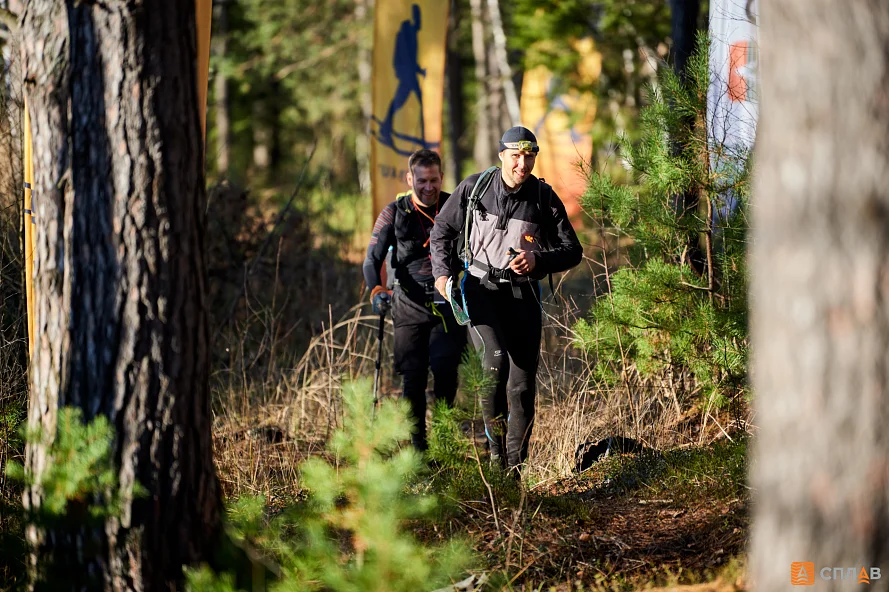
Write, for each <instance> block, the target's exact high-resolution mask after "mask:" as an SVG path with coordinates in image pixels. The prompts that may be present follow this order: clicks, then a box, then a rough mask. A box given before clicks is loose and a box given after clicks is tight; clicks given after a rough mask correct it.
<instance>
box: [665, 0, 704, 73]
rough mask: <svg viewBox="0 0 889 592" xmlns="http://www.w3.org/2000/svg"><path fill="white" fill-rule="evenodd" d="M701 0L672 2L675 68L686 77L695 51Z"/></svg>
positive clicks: (671, 14)
mask: <svg viewBox="0 0 889 592" xmlns="http://www.w3.org/2000/svg"><path fill="white" fill-rule="evenodd" d="M700 12H701V0H670V24H671V30H672V34H673V51H672V53H673V67H674V68H675V70H676V73H677V74H679V75H680V76H682V77H683V78H684V77H685V70H686V64H687V63H688V58H689V57H691V54H692V53H693V52H694V49H695V42H696V37H697V34H698V15H699V14H700Z"/></svg>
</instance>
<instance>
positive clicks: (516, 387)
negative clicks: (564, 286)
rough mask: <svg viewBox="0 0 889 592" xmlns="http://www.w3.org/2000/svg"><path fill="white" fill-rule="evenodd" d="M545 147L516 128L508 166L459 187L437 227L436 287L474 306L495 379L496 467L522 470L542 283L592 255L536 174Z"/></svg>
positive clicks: (491, 398) (485, 409)
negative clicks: (458, 291) (585, 252)
mask: <svg viewBox="0 0 889 592" xmlns="http://www.w3.org/2000/svg"><path fill="white" fill-rule="evenodd" d="M539 150H540V149H539V147H538V146H537V138H536V137H535V136H534V134H533V133H532V132H531V130H529V129H527V128H524V127H521V126H517V127H513V128H510V129H509V130H507V131H506V133H505V134H503V138H502V139H501V141H500V161H501V167H500V168H499V169H498V168H495V167H492V168H490V169H488V170H487V171H485V172H483V173H477V174H474V175H471V176H469V177H468V178H466V179H465V180H464V181H463V182H462V183H460V185H458V186H457V188H456V189H455V190H454V193H453V195H452V196H451V198H450V199H449V200H448V201H447V203H446V204H445V205H444V207H442V210H441V212H440V213H439V215H438V217H437V218H436V221H435V227H434V228H433V231H432V273H433V274H434V275H435V278H436V279H435V287H436V289H437V290H438V291H439V292H440V293H441V294H442V295H443V296H445V297H446V298H448V299H449V300H450V299H451V297H452V296H453V297H454V298H455V300H459V301H460V302H459V304H460V305H461V308H462V305H463V304H464V303H465V306H466V308H467V309H468V310H466V311H465V312H466V313H468V315H469V328H470V330H469V336H470V338H471V339H472V342H473V344H474V345H475V347H476V349H477V350H478V351H479V352H480V354H481V355H482V359H483V367H484V368H485V369H487V371H489V372H490V373H491V374H492V375H493V378H494V387H493V388H492V389H491V390H490V392H488V393H486V394H485V395H484V396H483V400H482V415H483V417H484V422H485V433H486V435H487V439H488V445H489V448H490V451H491V462H492V464H499V465H500V466H503V467H505V468H509V469H511V470H516V472H517V471H518V470H519V469H521V466H522V465H523V463H524V462H525V460H526V459H527V457H528V443H529V441H530V438H531V429H532V426H533V422H534V408H535V399H536V392H537V391H536V379H537V363H538V358H539V356H540V338H541V330H542V306H541V291H540V283H539V280H541V279H543V278H545V277H547V275H550V274H553V273H556V272H561V271H566V270H568V269H570V268H572V267H574V266H575V265H577V264H578V263H580V260H581V258H582V256H583V249H582V248H581V245H580V242H579V241H578V240H577V235H576V234H575V232H574V229H573V228H572V226H571V222H570V221H569V220H568V216H567V214H566V213H565V206H564V205H563V204H562V201H561V200H560V199H559V197H558V196H557V195H556V193H555V192H554V191H553V189H552V187H550V186H549V185H547V184H546V183H544V182H543V181H542V180H540V179H538V178H537V177H535V176H534V175H532V174H531V171H532V170H534V163H535V161H536V159H537V154H538V152H539ZM455 261H457V262H459V263H457V264H455ZM460 267H462V268H463V272H462V276H463V277H462V279H461V280H460V281H459V282H458V281H457V277H458V275H459V274H460V273H461V269H460ZM449 279H450V280H451V282H450V285H453V284H458V285H460V286H461V295H460V296H456V294H455V293H451V294H448V293H446V292H447V291H448V288H447V286H448V285H449V281H448V280H449ZM550 285H552V282H550Z"/></svg>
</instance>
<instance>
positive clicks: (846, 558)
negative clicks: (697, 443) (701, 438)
mask: <svg viewBox="0 0 889 592" xmlns="http://www.w3.org/2000/svg"><path fill="white" fill-rule="evenodd" d="M761 23H762V45H761V47H762V60H761V64H762V70H761V77H762V84H761V86H760V88H761V89H762V93H763V96H762V107H763V112H762V120H761V123H762V125H761V127H760V130H759V137H758V138H757V178H756V181H755V203H754V207H753V208H752V211H753V237H754V240H753V246H752V254H751V264H752V273H753V275H752V294H751V301H752V303H753V311H752V326H751V329H752V339H753V346H754V351H755V358H754V365H753V384H754V387H755V395H756V418H757V420H758V423H759V424H760V430H759V433H758V437H757V442H756V447H755V460H754V462H753V476H752V485H753V487H754V490H755V492H756V504H755V508H756V511H755V524H754V530H753V547H752V558H753V566H754V567H753V569H754V577H755V581H756V583H757V584H758V588H759V589H760V590H786V589H788V588H789V578H790V564H791V562H793V561H797V562H801V561H807V562H813V563H814V564H815V570H816V571H815V577H816V585H817V586H821V588H819V589H826V588H830V589H847V588H848V587H849V586H855V585H856V583H857V582H856V579H855V578H857V576H858V574H859V573H860V572H859V569H860V568H861V567H862V566H864V567H868V568H869V567H871V566H875V567H880V566H882V567H883V568H884V570H883V581H882V582H874V583H883V586H885V583H884V582H885V578H886V572H885V567H886V565H887V564H889V545H887V542H889V512H887V509H889V431H887V428H886V426H887V425H889V357H887V352H889V51H887V48H889V4H887V3H886V2H884V1H883V0H846V1H845V2H835V1H834V0H775V1H774V2H764V3H763V4H762V19H761ZM823 567H843V568H849V567H851V568H854V574H855V576H854V577H853V578H852V581H851V582H850V581H848V579H847V580H830V581H821V577H820V570H821V569H822V568H823Z"/></svg>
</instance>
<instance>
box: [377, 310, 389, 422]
mask: <svg viewBox="0 0 889 592" xmlns="http://www.w3.org/2000/svg"><path fill="white" fill-rule="evenodd" d="M385 323H386V313H385V312H381V313H380V328H379V330H378V331H377V341H378V343H377V363H376V366H375V367H376V371H375V372H374V414H376V411H377V403H379V398H378V396H377V393H378V392H379V388H380V367H381V362H382V359H383V335H384V333H383V328H384V327H385Z"/></svg>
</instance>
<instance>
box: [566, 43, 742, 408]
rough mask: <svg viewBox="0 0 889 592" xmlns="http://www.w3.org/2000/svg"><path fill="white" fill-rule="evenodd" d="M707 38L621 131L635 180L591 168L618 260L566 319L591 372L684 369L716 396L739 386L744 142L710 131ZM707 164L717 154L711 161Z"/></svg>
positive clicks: (595, 203) (623, 153)
mask: <svg viewBox="0 0 889 592" xmlns="http://www.w3.org/2000/svg"><path fill="white" fill-rule="evenodd" d="M708 48H709V45H708V42H707V40H706V38H701V39H699V41H698V47H697V51H696V53H695V54H694V55H693V56H692V58H691V59H690V60H689V63H688V72H687V77H686V78H685V79H684V80H681V79H680V78H679V76H677V75H676V74H675V73H674V72H673V71H672V69H670V68H662V69H661V74H660V76H659V80H658V84H657V85H652V86H650V87H649V89H648V96H649V103H650V104H649V105H648V106H647V107H646V108H645V109H643V111H642V113H641V122H640V127H641V130H640V132H641V136H640V139H639V140H638V141H637V142H632V141H630V140H629V139H627V138H626V137H623V138H620V142H619V145H620V157H621V159H622V160H623V164H624V166H625V168H627V169H628V170H629V171H630V172H631V174H632V176H633V181H634V184H633V185H622V184H618V183H617V182H615V181H614V179H612V178H611V177H609V176H607V175H599V174H592V175H591V176H590V178H589V184H588V188H587V191H586V193H585V195H584V197H583V204H584V208H585V209H586V211H587V212H588V213H590V214H591V215H593V216H594V217H595V218H596V219H598V220H600V221H601V222H602V224H603V226H604V228H603V231H604V232H605V233H606V234H611V235H612V236H613V237H614V238H615V239H616V240H615V241H614V242H615V243H617V244H630V245H631V246H630V247H629V253H628V257H627V258H628V261H629V264H628V265H625V266H623V267H622V268H621V269H619V270H618V271H616V272H614V273H613V274H611V276H610V278H609V288H610V290H609V295H608V296H606V297H602V298H600V299H599V300H598V301H597V303H596V304H595V305H594V307H593V309H592V310H591V311H590V315H589V320H588V321H587V320H583V321H581V322H579V323H578V324H577V325H576V326H575V330H576V340H577V343H578V345H579V346H580V347H582V348H584V349H586V350H587V351H589V352H591V353H593V354H595V356H596V359H597V367H596V373H597V376H598V378H600V379H603V380H606V381H608V382H609V383H612V384H614V383H616V382H617V381H619V380H626V379H627V377H628V376H632V375H638V376H639V377H640V378H643V379H645V378H649V377H653V376H657V375H662V373H664V372H665V371H667V370H668V369H674V370H680V371H689V372H691V373H692V375H693V378H694V381H695V383H696V385H695V386H696V388H700V390H701V392H702V393H704V394H705V395H706V396H708V397H709V398H710V401H711V402H713V403H715V404H717V405H719V404H723V403H725V402H726V401H728V400H730V399H732V398H733V397H735V396H736V395H738V394H741V393H743V392H746V388H747V381H746V368H747V357H748V347H749V340H748V333H747V269H746V266H745V252H746V242H747V227H748V224H747V217H746V213H747V203H748V199H749V195H750V176H751V175H750V173H751V170H750V167H751V159H750V154H749V151H748V150H746V149H739V148H737V147H734V146H728V145H716V144H714V142H713V141H711V140H708V130H707V121H708V119H707V91H708V87H709V81H710V72H709V67H708ZM714 163H718V165H716V166H714Z"/></svg>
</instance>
